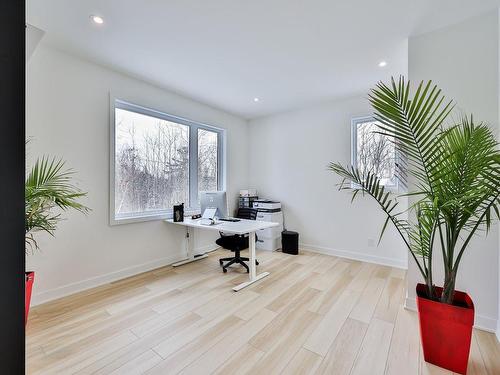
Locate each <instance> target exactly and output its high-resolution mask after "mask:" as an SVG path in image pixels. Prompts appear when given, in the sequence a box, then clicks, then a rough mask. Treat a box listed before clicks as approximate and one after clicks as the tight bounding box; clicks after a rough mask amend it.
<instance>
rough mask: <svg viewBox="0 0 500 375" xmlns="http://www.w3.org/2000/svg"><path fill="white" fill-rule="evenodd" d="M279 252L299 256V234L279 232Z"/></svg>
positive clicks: (289, 231) (286, 231) (287, 231)
mask: <svg viewBox="0 0 500 375" xmlns="http://www.w3.org/2000/svg"><path fill="white" fill-rule="evenodd" d="M281 251H282V252H284V253H286V254H292V255H298V254H299V234H298V233H297V232H294V231H291V230H284V231H283V232H281Z"/></svg>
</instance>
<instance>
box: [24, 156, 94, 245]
mask: <svg viewBox="0 0 500 375" xmlns="http://www.w3.org/2000/svg"><path fill="white" fill-rule="evenodd" d="M73 175H74V171H72V170H71V169H65V168H64V161H62V160H60V159H59V160H58V159H55V158H52V159H49V158H47V157H43V158H41V159H38V160H37V161H36V162H35V164H34V165H33V167H32V168H31V170H30V171H29V173H28V175H27V177H26V183H25V233H26V235H25V238H26V249H27V250H28V249H30V250H34V249H38V244H37V242H36V240H35V238H34V233H35V232H37V231H44V232H47V233H49V234H50V235H52V236H53V235H54V231H55V230H56V228H57V223H58V222H59V221H60V220H61V219H62V218H61V212H60V211H61V210H62V211H67V210H70V209H74V210H77V211H80V212H83V213H87V212H89V208H87V207H85V206H84V205H82V204H81V203H79V202H78V200H79V199H80V198H82V197H84V196H86V195H87V193H84V192H82V191H81V190H80V189H78V188H77V187H76V186H74V185H73V184H72V181H71V180H72V177H73ZM58 209H59V212H57V211H58Z"/></svg>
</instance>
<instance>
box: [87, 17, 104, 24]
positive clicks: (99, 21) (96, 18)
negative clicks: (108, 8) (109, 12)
mask: <svg viewBox="0 0 500 375" xmlns="http://www.w3.org/2000/svg"><path fill="white" fill-rule="evenodd" d="M90 19H91V20H92V22H94V23H96V24H98V25H102V24H103V23H104V19H103V18H102V17H100V16H95V15H91V16H90Z"/></svg>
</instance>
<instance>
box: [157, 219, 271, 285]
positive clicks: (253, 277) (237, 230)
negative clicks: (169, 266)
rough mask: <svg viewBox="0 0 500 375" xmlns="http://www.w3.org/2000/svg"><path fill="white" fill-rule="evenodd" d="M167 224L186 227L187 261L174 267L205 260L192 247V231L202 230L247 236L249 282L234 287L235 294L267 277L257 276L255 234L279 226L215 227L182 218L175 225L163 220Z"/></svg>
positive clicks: (245, 223)
mask: <svg viewBox="0 0 500 375" xmlns="http://www.w3.org/2000/svg"><path fill="white" fill-rule="evenodd" d="M165 221H166V222H167V223H169V224H175V225H182V226H184V227H186V230H187V233H186V252H187V259H186V260H183V261H182V262H179V263H175V264H173V266H174V267H178V266H181V265H183V264H186V263H190V262H194V261H196V260H199V259H203V258H206V257H207V256H208V255H207V254H202V255H199V256H195V255H194V251H193V246H194V229H195V228H197V229H202V230H213V231H217V232H219V231H220V232H224V233H229V234H246V233H248V234H249V237H248V242H249V253H250V256H249V259H250V261H249V263H250V264H249V268H250V272H249V279H250V280H249V281H247V282H244V283H241V284H240V285H238V286H235V287H234V288H233V290H234V291H235V292H237V291H238V290H241V289H243V288H245V287H247V286H249V285H251V284H253V283H254V282H256V281H258V280H260V279H262V278H264V277H266V276H268V275H269V272H263V273H261V274H259V275H257V269H256V266H255V232H257V231H258V230H260V229H266V228H272V227H277V226H279V224H278V223H271V222H265V221H255V220H243V219H240V221H236V222H231V221H219V223H218V224H215V225H202V224H201V223H200V219H197V220H192V219H191V218H184V221H182V222H177V223H175V222H174V221H173V220H172V219H170V220H165Z"/></svg>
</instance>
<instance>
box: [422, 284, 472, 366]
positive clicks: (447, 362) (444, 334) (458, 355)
mask: <svg viewBox="0 0 500 375" xmlns="http://www.w3.org/2000/svg"><path fill="white" fill-rule="evenodd" d="M435 290H436V293H437V295H438V296H441V293H442V291H443V288H438V287H436V288H435ZM417 308H418V318H419V320H420V337H421V339H422V348H423V351H424V358H425V361H426V362H429V363H432V364H434V365H437V366H440V367H443V368H445V369H447V370H450V371H453V372H457V373H459V374H465V373H466V372H467V363H468V362H469V350H470V341H471V337H472V326H473V324H474V303H473V302H472V299H471V298H470V297H469V295H468V294H467V293H464V292H459V291H455V296H454V301H453V305H448V304H446V303H441V302H437V301H432V300H430V299H428V298H427V286H426V285H424V284H417Z"/></svg>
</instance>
